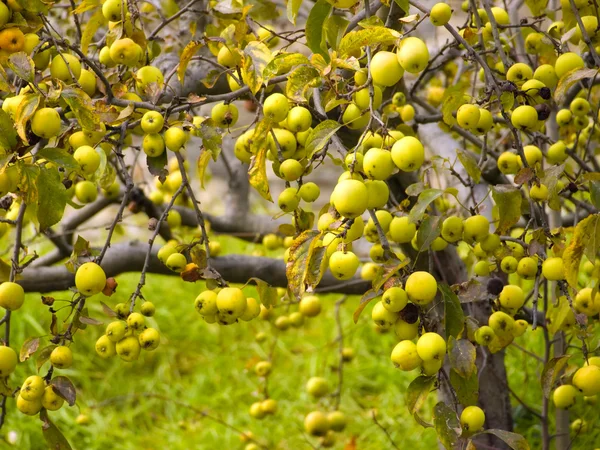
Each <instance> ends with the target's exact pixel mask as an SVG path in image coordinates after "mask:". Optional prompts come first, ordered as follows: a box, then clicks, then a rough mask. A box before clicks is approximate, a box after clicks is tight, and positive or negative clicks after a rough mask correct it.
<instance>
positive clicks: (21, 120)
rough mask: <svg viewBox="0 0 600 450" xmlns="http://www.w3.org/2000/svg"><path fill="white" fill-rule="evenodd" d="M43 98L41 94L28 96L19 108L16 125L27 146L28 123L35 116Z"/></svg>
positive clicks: (16, 114) (16, 113)
mask: <svg viewBox="0 0 600 450" xmlns="http://www.w3.org/2000/svg"><path fill="white" fill-rule="evenodd" d="M40 102H41V96H40V95H39V94H27V95H25V97H24V98H23V100H21V103H19V106H17V111H16V112H15V125H16V127H17V133H18V134H19V137H20V138H21V139H22V140H23V142H24V143H25V144H28V143H29V141H28V140H27V122H29V120H30V119H31V117H32V116H33V115H34V114H35V111H36V110H37V109H38V107H39V106H40Z"/></svg>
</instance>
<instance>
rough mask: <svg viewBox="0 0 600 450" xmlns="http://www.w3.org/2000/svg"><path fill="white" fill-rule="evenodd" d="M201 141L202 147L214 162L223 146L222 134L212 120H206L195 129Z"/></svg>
mask: <svg viewBox="0 0 600 450" xmlns="http://www.w3.org/2000/svg"><path fill="white" fill-rule="evenodd" d="M197 130H198V135H199V136H200V138H201V139H202V146H203V147H204V148H205V149H206V150H208V151H209V152H210V154H211V155H212V158H213V160H214V161H216V160H217V159H218V158H219V155H220V154H221V148H222V144H223V133H222V132H220V130H219V129H218V127H217V126H216V125H215V123H214V121H213V120H212V119H207V120H205V121H203V122H202V123H201V124H200V127H199V128H197Z"/></svg>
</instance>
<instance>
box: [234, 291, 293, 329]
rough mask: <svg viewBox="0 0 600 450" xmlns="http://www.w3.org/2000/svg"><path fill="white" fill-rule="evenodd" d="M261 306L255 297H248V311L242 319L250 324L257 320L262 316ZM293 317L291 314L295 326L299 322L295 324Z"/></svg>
mask: <svg viewBox="0 0 600 450" xmlns="http://www.w3.org/2000/svg"><path fill="white" fill-rule="evenodd" d="M260 306H261V305H260V304H259V303H258V301H257V300H256V299H255V298H254V297H248V298H247V299H246V310H245V311H244V314H242V315H241V316H240V319H241V320H243V321H244V322H249V321H251V320H253V319H256V318H257V317H258V316H259V314H260ZM298 314H299V313H298ZM293 315H294V313H292V314H290V322H291V323H292V325H294V324H295V323H296V322H297V318H296V319H295V322H294V321H292V316H293ZM301 319H302V318H301Z"/></svg>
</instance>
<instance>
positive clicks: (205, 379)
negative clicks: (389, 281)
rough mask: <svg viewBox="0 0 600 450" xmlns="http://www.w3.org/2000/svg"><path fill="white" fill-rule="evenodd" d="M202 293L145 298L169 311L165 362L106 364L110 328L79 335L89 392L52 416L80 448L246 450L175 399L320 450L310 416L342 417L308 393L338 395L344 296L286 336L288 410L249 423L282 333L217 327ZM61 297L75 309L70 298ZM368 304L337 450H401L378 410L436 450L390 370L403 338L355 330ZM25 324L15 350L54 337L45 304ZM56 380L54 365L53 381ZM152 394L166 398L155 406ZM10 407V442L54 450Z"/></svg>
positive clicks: (26, 313) (349, 330) (162, 322)
mask: <svg viewBox="0 0 600 450" xmlns="http://www.w3.org/2000/svg"><path fill="white" fill-rule="evenodd" d="M118 280H119V288H118V290H117V293H116V294H115V295H114V296H113V297H111V298H109V299H105V300H107V303H108V304H110V305H111V306H114V305H115V304H116V303H118V302H120V301H124V300H126V299H127V297H128V295H129V294H130V293H131V292H132V291H133V290H134V288H135V285H136V283H137V281H138V278H137V275H134V274H128V275H123V276H120V277H119V279H118ZM201 289H202V285H201V284H199V283H198V284H195V285H194V284H187V283H184V282H182V281H180V280H178V279H176V278H173V277H165V276H154V275H152V276H150V277H149V279H148V284H147V286H146V288H145V289H144V293H145V295H146V297H147V298H148V299H149V300H152V301H153V302H154V303H155V304H156V306H157V312H156V316H155V318H153V319H151V320H149V322H151V323H153V324H154V326H157V327H158V328H159V329H160V332H161V335H162V342H161V345H160V347H159V348H158V349H157V350H156V351H155V352H153V353H148V352H144V353H143V354H142V356H141V357H140V360H139V361H137V362H135V363H124V362H122V361H121V360H120V359H119V358H118V357H116V358H114V359H111V360H108V361H105V360H102V359H100V358H99V357H98V356H96V354H95V351H94V342H95V340H96V338H97V337H98V336H99V335H100V334H101V332H102V331H103V327H101V326H98V327H93V326H88V328H87V329H86V330H84V331H82V332H79V333H77V335H76V339H75V342H74V343H73V350H74V354H75V363H74V365H73V368H72V369H69V370H64V371H60V374H62V375H66V376H68V377H69V378H71V380H72V381H73V383H74V384H75V386H76V387H77V395H78V398H77V404H76V406H75V407H68V406H66V405H65V406H64V407H63V408H62V409H61V410H60V411H58V412H53V413H50V417H51V419H52V420H54V421H55V422H56V424H57V425H58V426H59V428H60V429H61V430H62V431H63V432H64V434H65V435H66V436H67V437H68V439H69V441H70V442H71V444H72V445H73V447H74V448H76V449H90V450H91V449H106V448H113V446H114V445H115V442H119V444H118V446H117V447H115V448H120V449H147V448H148V449H150V448H152V449H163V448H169V449H189V448H207V449H208V448H225V449H234V448H243V445H242V444H241V442H240V439H239V435H238V433H236V432H234V431H231V430H229V429H227V428H225V427H224V426H222V425H219V424H217V423H214V422H213V421H211V420H209V419H206V418H204V419H202V418H200V417H198V415H197V414H195V413H194V412H193V411H192V410H190V409H189V408H186V407H183V406H180V405H178V404H175V403H173V402H170V401H169V399H174V400H177V401H179V402H183V403H186V404H189V405H191V406H193V407H194V408H197V409H201V410H203V411H206V412H208V413H209V414H210V415H212V416H214V417H217V418H219V419H221V420H223V421H225V422H227V423H228V424H231V425H233V426H234V427H236V428H238V429H240V430H251V431H252V432H253V433H254V434H255V435H256V436H257V438H258V439H260V440H261V442H268V443H270V445H272V448H278V449H299V448H309V446H308V444H307V443H306V441H305V438H304V436H303V434H302V432H301V428H302V421H303V417H304V415H305V414H306V413H307V412H309V411H311V410H313V409H318V408H322V409H328V408H330V405H331V401H330V400H329V399H327V400H326V401H322V402H321V403H320V404H319V403H317V402H316V401H314V400H312V399H310V398H309V397H308V395H307V394H306V393H305V391H304V384H305V383H306V381H307V380H308V378H309V377H311V376H315V375H319V376H325V377H326V378H327V379H328V380H329V381H330V384H331V386H332V387H335V386H336V383H337V374H336V372H335V367H336V364H337V361H338V354H337V352H338V348H337V344H336V342H335V337H336V333H337V331H336V328H335V325H336V324H335V319H334V303H335V301H336V300H337V299H338V298H339V296H335V295H330V296H327V297H325V298H324V299H323V304H324V311H323V312H322V314H321V316H319V317H318V318H316V319H312V320H310V321H307V323H306V324H305V325H304V326H303V327H302V328H300V329H290V330H288V331H286V332H283V333H280V336H279V339H278V340H277V345H276V349H275V357H274V370H273V373H272V376H271V378H270V379H269V393H270V395H271V396H272V397H273V398H275V399H277V400H278V404H279V411H278V412H277V414H276V415H275V416H272V417H268V418H265V419H263V420H262V421H258V420H255V419H251V418H250V416H249V414H248V408H249V406H250V404H251V403H252V402H254V401H256V400H257V399H259V398H260V395H259V393H260V390H261V382H260V380H259V379H258V378H257V377H256V376H255V375H254V373H253V372H252V367H253V364H254V363H255V362H256V361H258V360H260V359H263V358H266V357H267V355H268V353H269V351H270V349H271V346H272V342H273V340H272V339H273V338H272V336H273V335H274V334H275V333H276V331H275V329H274V328H273V327H272V325H271V324H270V323H269V322H268V321H263V320H259V319H257V320H256V321H255V322H250V323H242V324H237V325H232V326H229V327H221V326H218V325H208V324H206V323H205V322H204V321H203V320H202V319H201V318H200V316H199V315H198V314H197V313H196V312H195V311H194V308H193V300H194V298H195V296H196V295H197V294H198V292H200V291H201ZM54 296H55V298H56V299H60V298H63V299H64V298H68V293H57V294H55V295H54ZM99 300H100V298H92V299H91V300H90V301H89V302H88V304H89V307H90V314H91V316H92V317H95V318H98V319H102V320H104V322H106V323H107V322H108V321H109V318H108V317H106V316H105V315H104V314H103V312H102V310H101V306H100V303H99ZM357 303H358V299H356V298H350V299H348V300H347V302H346V303H345V304H344V306H343V309H342V314H341V315H342V324H343V328H344V330H345V345H346V346H351V347H353V348H354V349H355V351H356V357H355V359H354V360H353V361H352V362H351V363H349V364H347V365H346V368H345V370H344V383H343V391H342V406H341V409H342V410H343V411H345V412H346V414H347V415H348V416H349V417H350V423H349V426H348V428H347V429H346V430H345V431H344V432H343V433H340V434H339V443H338V445H337V446H336V447H335V448H343V447H344V445H345V444H346V443H347V442H348V441H349V440H350V439H351V438H352V437H353V436H355V437H356V439H357V446H358V448H361V449H381V448H388V447H389V443H388V442H387V440H386V439H387V438H386V436H385V434H384V433H383V431H382V430H381V429H380V428H378V427H377V426H376V425H375V424H374V423H373V421H372V419H371V416H370V410H371V408H376V409H377V411H378V419H379V421H380V422H381V423H382V424H383V425H384V426H385V427H386V428H388V429H389V432H390V434H391V435H392V437H393V439H394V440H395V442H396V443H397V444H398V445H399V446H401V447H405V446H411V447H412V448H423V449H427V448H434V446H435V433H434V432H433V431H432V430H431V429H429V430H423V429H421V428H420V427H418V426H416V425H415V423H414V422H413V419H412V418H411V417H410V416H409V415H408V413H407V411H406V406H405V404H404V397H403V391H404V390H405V389H406V387H407V386H408V383H409V382H410V380H411V378H412V376H411V375H409V374H405V373H402V372H400V371H397V370H395V369H394V367H393V366H392V364H391V363H390V362H389V353H390V351H391V349H392V348H393V346H394V344H395V340H394V338H393V336H392V335H390V334H380V333H378V332H376V331H375V330H374V329H373V327H372V326H371V323H370V320H369V317H368V316H369V315H368V313H366V312H365V314H364V316H363V317H362V318H361V321H360V322H359V324H358V325H354V323H353V322H352V312H353V311H354V309H355V307H356V305H357ZM14 318H15V320H14V322H13V330H12V331H13V333H12V342H13V346H14V347H16V348H18V347H20V346H21V344H22V343H23V341H24V340H25V339H26V337H28V336H33V335H35V336H41V335H45V334H46V333H47V331H45V330H47V329H48V328H49V325H50V317H49V314H48V313H47V311H45V307H43V306H42V305H41V302H40V298H39V295H28V297H27V300H26V306H25V307H24V308H23V309H21V310H20V311H19V312H17V313H16V314H15V315H14ZM260 331H265V332H267V333H268V334H269V336H270V338H269V339H268V340H267V341H265V342H263V343H260V344H259V343H257V342H256V339H255V335H256V333H257V332H260ZM46 342H47V341H46ZM34 360H35V356H34V357H33V358H31V359H30V360H29V361H27V362H26V363H24V364H20V365H19V368H18V370H17V372H16V374H15V375H13V376H12V377H11V381H12V383H13V384H16V383H17V380H23V379H24V378H25V377H26V376H28V375H30V374H33V373H35V361H34ZM46 369H47V365H46V366H44V367H43V368H42V371H41V372H42V373H45V371H46ZM145 394H153V395H159V396H164V397H165V398H166V399H165V400H163V399H157V398H146V397H144V395H145ZM433 397H434V396H432V399H431V400H432V401H433V399H434V398H433ZM8 403H9V410H10V415H9V417H8V422H7V424H6V426H5V427H4V428H3V430H2V433H3V434H5V433H7V432H8V431H11V430H14V431H16V432H17V433H18V437H19V440H18V443H17V446H16V447H17V448H28V449H32V450H34V449H45V448H46V446H45V444H44V443H43V440H42V437H41V436H42V435H41V428H40V425H41V422H40V421H39V419H38V418H37V417H36V418H32V417H26V416H23V415H22V414H20V413H18V411H16V410H15V409H14V400H9V402H8ZM80 412H81V413H85V414H87V415H88V416H89V417H90V424H89V425H87V426H78V425H74V419H75V417H76V416H77V415H78V414H79V413H80ZM313 441H314V440H313Z"/></svg>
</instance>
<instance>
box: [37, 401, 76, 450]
mask: <svg viewBox="0 0 600 450" xmlns="http://www.w3.org/2000/svg"><path fill="white" fill-rule="evenodd" d="M40 419H41V420H42V434H43V435H44V439H45V440H46V443H47V444H48V447H49V448H50V449H52V450H71V445H70V444H69V441H67V438H66V437H65V436H64V435H63V434H62V433H61V432H60V430H59V429H58V428H57V427H56V425H54V424H53V423H52V421H51V420H50V418H49V417H48V412H47V411H46V410H45V409H42V411H41V412H40Z"/></svg>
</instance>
